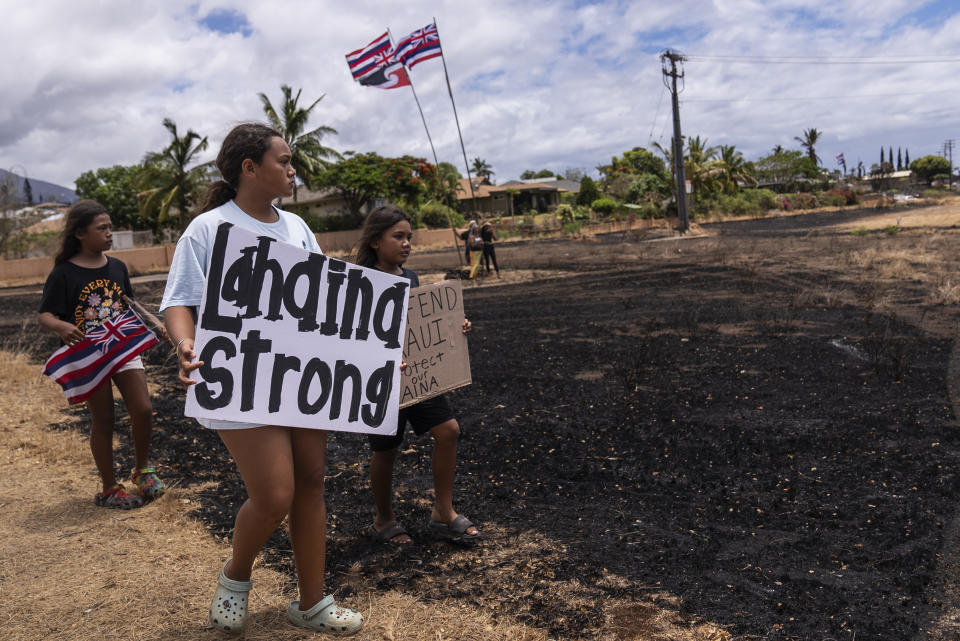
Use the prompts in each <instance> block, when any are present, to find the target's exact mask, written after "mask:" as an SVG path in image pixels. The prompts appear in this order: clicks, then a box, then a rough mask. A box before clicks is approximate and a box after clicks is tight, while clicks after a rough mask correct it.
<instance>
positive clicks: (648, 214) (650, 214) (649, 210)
mask: <svg viewBox="0 0 960 641" xmlns="http://www.w3.org/2000/svg"><path fill="white" fill-rule="evenodd" d="M635 211H636V212H637V216H638V217H639V218H659V217H660V215H661V212H660V208H659V207H657V206H656V205H654V204H653V203H644V204H643V205H642V206H641V207H640V209H637V210H635Z"/></svg>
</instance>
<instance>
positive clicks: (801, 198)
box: [786, 192, 817, 209]
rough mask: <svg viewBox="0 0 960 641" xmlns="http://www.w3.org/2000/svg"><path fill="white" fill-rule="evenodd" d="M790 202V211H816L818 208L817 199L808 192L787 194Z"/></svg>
mask: <svg viewBox="0 0 960 641" xmlns="http://www.w3.org/2000/svg"><path fill="white" fill-rule="evenodd" d="M786 198H787V200H788V201H789V202H790V209H814V208H815V207H816V206H817V197H816V196H814V195H813V194H808V193H806V192H798V193H794V194H786Z"/></svg>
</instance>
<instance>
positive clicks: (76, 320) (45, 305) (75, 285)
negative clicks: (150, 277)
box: [38, 256, 133, 333]
mask: <svg viewBox="0 0 960 641" xmlns="http://www.w3.org/2000/svg"><path fill="white" fill-rule="evenodd" d="M124 294H126V295H127V296H129V297H130V298H133V286H132V285H131V284H130V274H128V273H127V266H126V265H124V264H123V261H120V260H117V259H116V258H111V257H109V256H107V264H106V265H104V266H103V267H97V268H95V269H90V268H87V267H80V266H79V265H74V264H73V263H71V262H70V261H69V260H65V261H63V262H62V263H60V264H59V265H56V266H55V267H54V268H53V271H52V272H50V275H49V276H47V282H46V283H44V285H43V299H42V300H41V301H40V309H39V310H38V311H40V312H50V313H51V314H53V315H54V316H56V317H57V318H59V319H60V320H63V321H67V322H68V323H73V324H74V325H76V326H77V327H79V328H80V330H81V331H82V332H83V333H87V332H89V331H90V330H91V329H93V328H94V327H97V326H98V325H100V324H102V323H103V322H104V321H105V320H108V319H110V318H113V317H114V316H117V315H118V314H121V313H123V312H124V311H126V309H127V305H126V303H125V302H124V300H123V295H124Z"/></svg>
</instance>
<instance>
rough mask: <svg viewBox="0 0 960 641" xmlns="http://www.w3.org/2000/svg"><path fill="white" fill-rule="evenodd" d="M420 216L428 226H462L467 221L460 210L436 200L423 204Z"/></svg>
mask: <svg viewBox="0 0 960 641" xmlns="http://www.w3.org/2000/svg"><path fill="white" fill-rule="evenodd" d="M419 218H420V221H421V222H423V224H424V225H426V226H427V227H450V226H453V227H462V226H463V225H464V223H465V222H466V221H465V220H464V218H463V216H462V215H461V214H460V212H458V211H456V210H454V209H452V208H450V207H447V206H446V205H444V204H442V203H438V202H436V201H431V202H428V203H426V204H425V205H423V206H422V207H421V208H420V215H419Z"/></svg>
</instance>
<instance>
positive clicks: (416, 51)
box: [393, 24, 441, 69]
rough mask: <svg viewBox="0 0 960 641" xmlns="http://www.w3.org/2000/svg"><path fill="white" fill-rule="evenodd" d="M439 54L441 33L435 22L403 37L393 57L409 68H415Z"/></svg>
mask: <svg viewBox="0 0 960 641" xmlns="http://www.w3.org/2000/svg"><path fill="white" fill-rule="evenodd" d="M439 55H441V51H440V35H439V34H438V33H437V25H435V24H428V25H427V26H426V27H424V28H423V29H417V30H416V31H414V32H413V33H411V34H410V35H409V36H407V37H406V38H403V39H402V40H400V42H398V43H397V46H396V48H395V49H394V52H393V57H394V58H396V59H397V60H399V61H400V62H402V63H403V64H405V65H406V66H407V69H413V67H414V65H418V64H420V63H421V62H423V61H424V60H430V58H436V57H437V56H439Z"/></svg>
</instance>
